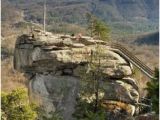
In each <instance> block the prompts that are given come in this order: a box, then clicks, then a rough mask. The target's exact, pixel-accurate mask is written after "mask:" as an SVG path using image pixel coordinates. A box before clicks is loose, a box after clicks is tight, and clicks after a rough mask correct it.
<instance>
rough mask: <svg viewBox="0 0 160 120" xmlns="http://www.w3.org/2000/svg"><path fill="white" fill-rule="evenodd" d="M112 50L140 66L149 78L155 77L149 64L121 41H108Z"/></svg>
mask: <svg viewBox="0 0 160 120" xmlns="http://www.w3.org/2000/svg"><path fill="white" fill-rule="evenodd" d="M106 45H109V46H110V47H111V48H113V49H112V50H113V51H115V52H117V53H118V54H120V55H122V56H123V57H125V58H126V59H127V60H128V61H130V62H131V63H132V64H134V65H135V66H136V67H138V68H139V69H140V70H141V71H142V72H143V73H145V74H146V75H147V76H148V77H149V78H154V72H153V70H151V69H150V68H149V67H148V66H147V65H145V64H144V63H143V62H142V61H141V60H139V59H138V58H137V57H136V56H135V55H133V54H132V53H131V52H130V51H129V50H127V49H126V48H125V47H123V46H122V45H121V44H119V43H106Z"/></svg>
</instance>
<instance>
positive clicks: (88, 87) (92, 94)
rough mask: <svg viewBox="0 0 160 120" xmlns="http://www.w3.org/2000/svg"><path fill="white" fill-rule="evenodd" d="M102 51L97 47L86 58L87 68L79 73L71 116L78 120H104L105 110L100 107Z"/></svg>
mask: <svg viewBox="0 0 160 120" xmlns="http://www.w3.org/2000/svg"><path fill="white" fill-rule="evenodd" d="M102 51H103V50H102V49H101V47H100V46H99V45H97V46H96V48H95V49H94V50H93V51H92V52H91V55H90V57H88V58H87V60H88V66H87V68H86V69H85V70H84V69H83V70H82V71H81V76H80V77H81V89H80V94H79V97H78V98H77V105H76V107H75V109H76V111H75V113H74V114H73V116H74V117H75V118H77V119H80V120H104V119H105V117H106V116H105V110H104V109H103V108H102V107H101V105H100V99H102V97H101V96H100V93H101V92H103V89H101V88H100V82H101V81H102V80H103V74H102V69H101V64H102V63H101V58H102V56H103V52H102Z"/></svg>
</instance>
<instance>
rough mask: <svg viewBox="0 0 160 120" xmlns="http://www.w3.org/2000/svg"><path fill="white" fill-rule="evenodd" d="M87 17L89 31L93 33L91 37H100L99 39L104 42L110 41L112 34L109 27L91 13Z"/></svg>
mask: <svg viewBox="0 0 160 120" xmlns="http://www.w3.org/2000/svg"><path fill="white" fill-rule="evenodd" d="M86 17H87V23H88V30H89V31H90V33H91V37H98V39H100V40H104V41H106V40H108V39H109V33H110V29H109V26H108V25H106V24H105V23H104V22H103V21H101V20H100V19H98V18H96V17H95V16H93V15H91V14H89V13H88V14H87V15H86Z"/></svg>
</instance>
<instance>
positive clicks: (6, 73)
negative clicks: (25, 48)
mask: <svg viewBox="0 0 160 120" xmlns="http://www.w3.org/2000/svg"><path fill="white" fill-rule="evenodd" d="M26 85H27V80H26V78H25V77H24V75H23V74H22V73H19V72H18V71H16V70H14V69H13V58H12V57H10V58H7V59H5V60H3V61H2V62H1V89H2V91H5V92H9V91H12V90H13V89H16V88H18V87H26Z"/></svg>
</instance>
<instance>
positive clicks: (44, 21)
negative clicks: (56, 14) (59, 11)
mask: <svg viewBox="0 0 160 120" xmlns="http://www.w3.org/2000/svg"><path fill="white" fill-rule="evenodd" d="M43 31H44V32H46V0H44V11H43Z"/></svg>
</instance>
